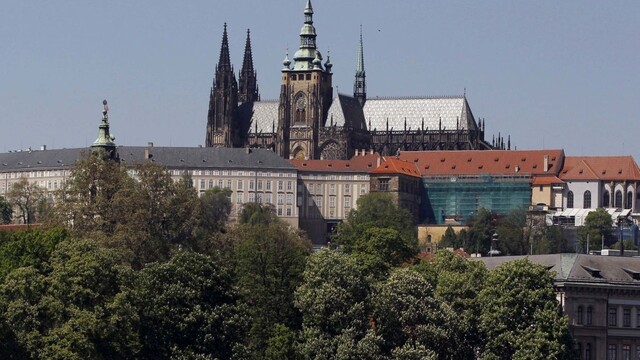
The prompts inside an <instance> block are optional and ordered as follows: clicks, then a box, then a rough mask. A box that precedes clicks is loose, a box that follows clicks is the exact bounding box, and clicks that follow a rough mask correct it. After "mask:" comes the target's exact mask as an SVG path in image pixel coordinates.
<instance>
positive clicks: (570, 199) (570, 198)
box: [567, 191, 573, 209]
mask: <svg viewBox="0 0 640 360" xmlns="http://www.w3.org/2000/svg"><path fill="white" fill-rule="evenodd" d="M572 208H573V191H569V192H568V193H567V209H572Z"/></svg>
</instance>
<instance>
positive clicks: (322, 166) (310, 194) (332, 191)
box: [289, 151, 380, 244]
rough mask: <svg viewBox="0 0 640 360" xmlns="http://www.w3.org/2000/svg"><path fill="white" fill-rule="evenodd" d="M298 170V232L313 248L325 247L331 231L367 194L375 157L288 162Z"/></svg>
mask: <svg viewBox="0 0 640 360" xmlns="http://www.w3.org/2000/svg"><path fill="white" fill-rule="evenodd" d="M289 161H290V162H291V164H293V165H294V166H295V167H296V168H297V170H298V203H299V204H300V215H299V216H300V220H299V221H300V228H301V229H304V230H305V231H306V232H307V234H308V236H309V238H310V239H311V240H312V242H313V243H314V244H326V243H327V241H328V240H329V234H330V233H331V232H332V231H333V229H334V227H335V226H336V225H337V224H338V223H340V222H342V221H343V220H344V219H346V218H347V215H348V214H349V211H351V209H355V208H357V203H358V199H359V198H360V197H361V196H363V195H365V194H368V193H369V190H370V175H369V172H370V171H372V170H373V169H375V168H376V167H378V166H379V165H380V156H379V155H378V154H372V153H370V152H369V153H365V152H364V151H362V152H357V153H356V156H354V157H352V158H351V159H350V160H297V159H292V160H289Z"/></svg>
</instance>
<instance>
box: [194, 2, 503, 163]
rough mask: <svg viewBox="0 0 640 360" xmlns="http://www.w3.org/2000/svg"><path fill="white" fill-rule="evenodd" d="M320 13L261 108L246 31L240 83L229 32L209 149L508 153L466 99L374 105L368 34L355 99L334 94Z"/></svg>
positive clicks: (339, 154)
mask: <svg viewBox="0 0 640 360" xmlns="http://www.w3.org/2000/svg"><path fill="white" fill-rule="evenodd" d="M313 15H314V11H313V7H312V5H311V1H310V0H307V3H306V6H305V9H304V23H303V25H302V30H301V31H300V47H299V49H298V50H297V51H296V52H295V54H294V55H293V61H292V60H289V56H288V54H287V56H286V57H285V59H284V62H283V67H282V69H281V73H282V76H281V84H280V98H279V100H277V101H260V94H259V91H258V83H257V76H256V71H255V70H254V67H253V56H252V52H251V38H250V33H249V31H247V39H246V45H245V51H244V60H243V62H242V68H241V70H240V73H239V81H236V76H235V73H234V69H233V66H232V65H231V62H230V56H229V42H228V37H227V25H226V24H225V26H224V31H223V35H222V46H221V50H220V59H219V61H218V64H217V66H216V71H215V76H214V81H213V86H212V87H211V93H210V99H209V112H208V117H207V134H206V146H207V147H254V148H266V149H271V150H273V151H275V152H276V153H277V154H278V155H280V156H281V157H284V158H286V159H300V160H317V159H327V160H337V159H349V158H351V157H352V156H353V155H354V154H355V153H356V150H374V151H375V152H377V153H380V154H382V155H395V154H396V153H397V152H399V151H407V150H410V151H424V150H485V149H507V148H510V147H511V144H510V140H507V142H506V144H505V141H504V139H503V138H502V137H500V136H498V138H497V139H496V138H494V139H493V140H492V142H491V143H489V142H488V141H486V140H485V124H484V122H483V121H476V119H475V118H474V116H473V113H472V112H471V108H470V107H469V103H468V102H467V99H466V96H464V95H463V96H446V97H411V98H367V86H366V72H365V67H364V46H363V41H362V31H361V32H360V42H359V47H358V60H357V64H356V70H355V79H354V84H353V94H350V95H345V94H334V91H333V84H332V74H333V64H332V63H331V60H330V59H329V56H327V57H326V60H325V59H324V58H323V56H322V54H321V53H320V51H319V50H318V47H317V43H316V37H317V33H316V29H315V27H314V25H313Z"/></svg>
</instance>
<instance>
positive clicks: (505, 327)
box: [478, 259, 573, 359]
mask: <svg viewBox="0 0 640 360" xmlns="http://www.w3.org/2000/svg"><path fill="white" fill-rule="evenodd" d="M478 300H479V303H480V306H481V309H482V313H481V316H480V329H481V331H482V334H483V335H484V336H485V339H484V341H485V348H484V352H483V358H486V359H571V358H572V356H573V342H572V340H571V336H570V333H569V325H568V320H567V317H566V316H562V315H561V309H560V304H559V303H558V301H557V299H556V295H555V292H554V290H553V274H551V273H550V272H549V271H548V270H547V269H546V268H545V267H544V266H541V265H536V264H533V263H531V262H529V261H528V260H526V259H524V260H517V261H513V262H508V263H504V264H502V265H501V266H499V267H497V268H496V269H494V270H493V271H490V272H489V275H488V276H487V278H486V282H485V286H484V289H483V290H482V291H481V292H480V294H479V296H478Z"/></svg>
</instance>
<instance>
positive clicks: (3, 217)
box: [0, 196, 13, 224]
mask: <svg viewBox="0 0 640 360" xmlns="http://www.w3.org/2000/svg"><path fill="white" fill-rule="evenodd" d="M12 219H13V207H12V206H11V204H10V203H9V202H8V201H7V199H5V198H4V196H0V224H10V223H11V220H12Z"/></svg>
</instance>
